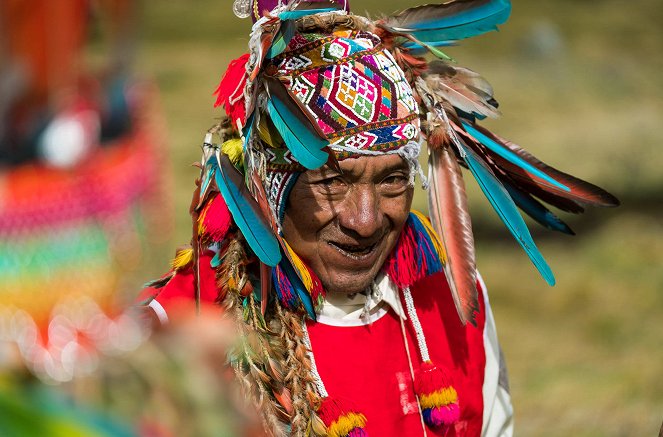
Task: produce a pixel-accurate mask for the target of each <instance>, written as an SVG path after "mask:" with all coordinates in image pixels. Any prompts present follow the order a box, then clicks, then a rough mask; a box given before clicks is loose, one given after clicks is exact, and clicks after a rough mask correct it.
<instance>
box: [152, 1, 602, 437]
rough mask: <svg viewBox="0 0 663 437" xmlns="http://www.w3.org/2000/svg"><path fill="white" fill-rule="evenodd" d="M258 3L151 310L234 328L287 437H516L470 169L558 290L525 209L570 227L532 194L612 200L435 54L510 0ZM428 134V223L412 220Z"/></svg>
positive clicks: (499, 13) (482, 27)
mask: <svg viewBox="0 0 663 437" xmlns="http://www.w3.org/2000/svg"><path fill="white" fill-rule="evenodd" d="M245 3H246V4H243V3H242V2H241V1H237V2H235V10H236V12H237V13H238V14H239V15H241V14H242V13H245V14H246V16H248V15H253V18H254V20H255V21H256V22H255V24H254V26H253V31H252V34H251V39H250V44H249V54H247V55H245V56H243V57H241V58H239V59H237V60H235V61H233V62H231V64H230V66H229V68H228V71H227V72H226V74H225V76H224V78H223V80H222V82H221V84H220V86H219V89H218V90H217V93H218V101H217V104H218V105H223V106H224V108H225V111H226V114H227V116H228V117H227V118H226V119H225V120H224V121H222V123H221V124H220V125H219V126H216V127H215V128H213V129H212V130H210V132H209V133H208V135H207V136H206V138H205V143H204V146H203V151H204V153H203V159H202V160H201V165H200V166H201V177H200V179H199V180H198V189H197V190H196V193H195V194H194V199H193V202H192V206H191V212H192V216H193V219H194V231H195V232H194V237H193V239H192V244H191V247H190V248H188V249H183V250H181V251H179V252H178V255H177V257H176V259H175V260H174V262H173V271H172V272H171V273H170V274H169V275H167V276H165V277H164V278H162V279H160V280H158V281H155V282H154V283H153V287H154V291H153V292H152V293H151V296H150V298H149V299H148V301H147V304H148V305H149V307H151V308H152V309H153V310H154V311H155V312H156V314H157V315H158V316H159V318H160V319H161V320H163V321H165V320H167V319H168V317H169V313H170V312H172V311H173V310H174V309H176V308H181V305H180V302H182V299H184V300H185V301H186V300H191V299H195V300H196V302H199V303H200V302H205V301H208V302H217V303H220V304H221V305H222V306H223V307H224V308H225V313H226V314H229V315H231V316H233V317H234V318H235V320H236V326H237V328H238V330H239V332H240V333H241V335H242V338H243V340H242V341H241V342H240V345H238V347H237V348H236V349H235V350H233V351H232V352H231V354H230V361H231V363H232V365H233V367H234V369H235V371H236V374H237V376H238V378H239V379H240V380H241V381H242V382H243V385H244V387H245V388H246V391H247V394H248V395H249V396H250V397H251V398H252V399H253V400H254V402H255V403H256V405H258V407H259V410H260V413H261V414H262V416H263V419H264V423H265V427H266V429H268V430H269V431H270V432H271V433H272V434H274V435H286V434H291V435H330V436H365V435H368V434H370V435H373V436H381V437H382V436H419V435H423V436H425V435H440V436H441V435H445V436H450V435H468V436H477V435H490V436H497V435H510V434H511V427H512V421H511V418H512V408H511V405H510V399H509V394H508V387H507V382H506V372H505V371H504V367H503V365H502V362H501V359H500V351H499V345H498V343H497V338H496V334H495V327H494V322H493V319H492V315H491V312H490V307H489V304H488V300H487V297H486V295H485V287H484V286H483V283H482V282H481V280H480V278H478V277H477V273H476V269H475V266H474V254H473V243H472V236H471V227H470V224H469V217H468V215H467V211H466V207H465V192H464V188H463V183H462V177H461V174H460V166H459V164H460V165H463V166H465V167H467V168H468V169H469V170H470V171H471V173H472V174H473V176H474V177H475V178H476V179H477V180H478V181H479V183H480V186H481V187H482V189H483V190H484V192H485V193H486V195H487V197H488V199H489V200H490V201H491V203H492V204H493V206H494V207H495V209H496V210H497V212H498V213H499V215H500V217H501V218H502V219H503V220H504V221H505V222H506V223H507V225H508V226H509V229H510V230H511V231H512V233H513V234H514V235H515V236H516V237H517V239H518V241H519V243H520V244H521V245H522V246H523V248H524V249H525V250H526V251H527V253H528V255H529V256H530V258H531V259H532V261H533V262H534V264H535V266H536V267H537V268H538V269H539V271H540V272H541V273H542V275H543V276H544V277H545V278H546V279H547V280H548V281H549V282H551V283H552V281H553V280H554V279H553V277H552V273H551V272H550V269H549V268H548V266H547V264H546V263H545V261H544V260H543V258H542V257H541V255H540V254H539V253H538V250H537V249H536V246H535V245H534V243H533V241H532V240H531V237H530V236H529V232H528V231H527V228H526V226H524V223H523V222H522V218H521V217H520V215H519V214H518V212H517V210H516V205H515V204H514V202H516V204H517V205H518V206H519V207H520V208H521V209H523V211H525V212H527V213H528V214H530V215H533V216H534V217H535V218H537V219H539V220H540V221H541V222H542V223H543V224H545V225H546V226H549V227H552V228H554V229H557V230H561V231H566V230H567V229H568V227H566V225H564V224H563V223H562V222H561V221H560V220H559V219H557V218H556V217H555V216H554V215H552V214H546V213H549V211H548V210H547V209H546V208H545V207H544V206H543V205H542V204H540V203H539V202H537V201H536V200H534V198H533V197H531V195H530V192H531V193H536V195H537V196H538V197H539V198H542V199H545V200H546V201H547V202H549V203H551V204H553V205H560V204H561V205H568V204H571V203H573V202H576V201H577V202H580V201H582V202H584V203H585V204H601V202H603V203H604V204H606V203H610V202H612V201H613V199H614V198H611V196H610V195H609V194H607V193H605V192H603V191H602V190H600V189H599V188H597V187H594V186H592V185H590V184H587V183H584V182H582V181H579V180H578V179H575V178H573V177H571V176H569V175H566V174H564V173H561V172H558V171H556V170H554V169H552V168H550V167H547V166H545V165H544V164H542V163H541V162H540V161H537V160H536V159H534V158H533V157H531V155H529V154H527V153H526V152H524V151H522V150H521V149H519V148H518V147H517V146H515V145H513V144H511V143H508V142H506V141H504V140H501V139H500V138H499V137H497V136H495V135H493V134H492V133H490V132H488V131H486V130H484V129H482V128H481V127H480V126H478V124H477V123H476V122H477V120H478V119H482V118H484V117H486V116H495V115H496V114H497V109H496V108H497V103H496V102H495V100H494V99H493V97H492V89H491V88H490V85H488V84H487V83H486V82H485V80H483V79H482V78H481V77H480V76H478V75H477V74H476V73H474V72H471V71H469V70H467V69H463V68H460V67H455V66H453V65H452V64H449V63H447V62H444V61H440V60H436V61H432V62H427V61H426V59H425V58H424V57H423V56H424V55H425V53H426V52H431V53H432V54H434V55H435V56H437V57H441V58H444V57H445V55H444V53H442V52H441V51H440V50H439V49H438V47H440V46H443V45H446V44H448V43H449V42H450V41H451V40H457V39H461V38H465V37H469V36H473V35H476V34H479V33H483V32H484V31H487V30H490V29H493V28H494V27H495V26H496V25H498V24H501V23H502V22H503V21H505V20H506V18H507V17H508V14H509V11H510V5H509V3H508V1H504V0H457V1H451V2H447V3H444V4H440V5H427V6H423V7H419V8H412V9H408V10H405V11H403V12H401V13H399V14H398V15H394V16H391V17H387V18H384V19H382V20H379V21H376V22H372V21H370V20H368V19H367V18H364V17H359V16H355V15H351V14H349V13H348V12H347V3H346V2H342V1H341V2H340V3H337V2H333V1H326V0H325V1H319V2H310V1H309V2H304V1H294V2H290V3H289V4H287V5H283V4H280V5H276V4H275V2H272V3H273V4H268V3H269V2H266V3H263V2H258V1H255V0H254V1H253V2H245ZM244 8H246V9H244ZM263 11H264V14H263ZM422 127H423V129H422ZM422 131H423V132H422ZM214 135H217V136H218V141H215V138H214ZM423 139H426V142H427V144H428V148H429V156H430V159H429V162H430V170H431V171H430V175H431V176H430V181H429V182H430V189H429V192H430V200H431V207H430V215H431V218H432V219H433V220H432V224H431V222H429V221H428V219H427V218H426V217H425V216H423V215H422V214H420V213H418V212H416V211H411V210H410V206H411V203H412V196H413V183H414V178H415V176H416V175H417V174H421V173H422V172H421V169H420V165H419V161H418V157H419V153H420V148H421V143H422V140H423Z"/></svg>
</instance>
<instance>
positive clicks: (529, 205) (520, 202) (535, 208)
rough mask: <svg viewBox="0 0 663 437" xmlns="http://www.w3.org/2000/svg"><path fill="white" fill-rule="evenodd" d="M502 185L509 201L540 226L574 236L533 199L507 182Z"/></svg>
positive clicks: (557, 218) (571, 231)
mask: <svg viewBox="0 0 663 437" xmlns="http://www.w3.org/2000/svg"><path fill="white" fill-rule="evenodd" d="M502 185H504V188H506V190H507V191H508V192H509V195H510V196H511V199H513V201H514V202H515V204H516V205H517V206H518V208H520V210H521V211H523V212H524V213H525V214H527V215H528V216H530V217H531V218H532V219H533V220H535V221H536V222H537V223H539V224H540V225H541V226H543V227H545V228H548V229H551V230H553V231H557V232H561V233H563V234H568V235H575V232H573V230H572V229H571V228H570V227H569V225H567V224H566V223H564V222H563V221H562V220H561V219H560V218H559V217H557V216H556V215H555V214H553V213H552V212H551V211H550V210H549V209H548V208H546V207H545V206H543V205H542V204H541V203H540V202H538V201H537V200H536V199H535V198H534V197H532V196H531V195H529V194H528V193H525V192H523V191H521V190H520V189H518V188H516V187H514V186H513V185H511V184H509V183H508V182H505V181H504V180H502Z"/></svg>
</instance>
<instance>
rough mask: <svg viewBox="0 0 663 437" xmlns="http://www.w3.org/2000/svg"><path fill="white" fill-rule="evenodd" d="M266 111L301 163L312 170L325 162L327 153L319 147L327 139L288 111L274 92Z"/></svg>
mask: <svg viewBox="0 0 663 437" xmlns="http://www.w3.org/2000/svg"><path fill="white" fill-rule="evenodd" d="M297 110H299V109H298V108H297ZM267 111H268V112H269V116H270V118H271V119H272V122H273V123H274V126H275V127H276V129H277V130H278V131H279V134H281V138H283V141H285V144H286V146H288V149H290V151H291V152H292V154H293V155H294V157H295V159H297V161H298V162H299V163H300V164H301V165H303V166H304V167H306V168H308V169H310V170H314V169H316V168H320V167H322V166H323V165H324V164H325V163H326V162H327V159H329V155H328V154H327V152H325V151H323V150H321V149H322V148H323V147H325V146H327V145H328V144H329V143H328V141H327V140H326V139H324V138H322V137H320V136H319V135H318V134H317V133H316V132H315V131H314V130H313V129H312V128H311V127H307V126H306V125H305V124H304V123H303V122H302V121H300V120H299V118H297V116H296V115H294V114H292V113H290V111H289V109H288V108H287V107H286V105H285V103H284V102H283V101H281V99H280V98H279V97H277V96H276V95H274V94H272V95H271V96H270V98H269V99H268V101H267Z"/></svg>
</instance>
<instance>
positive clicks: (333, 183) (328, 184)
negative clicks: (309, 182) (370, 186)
mask: <svg viewBox="0 0 663 437" xmlns="http://www.w3.org/2000/svg"><path fill="white" fill-rule="evenodd" d="M317 185H320V186H322V187H325V188H341V187H343V186H345V182H344V181H343V179H341V178H340V177H333V178H327V179H322V180H321V181H318V182H317Z"/></svg>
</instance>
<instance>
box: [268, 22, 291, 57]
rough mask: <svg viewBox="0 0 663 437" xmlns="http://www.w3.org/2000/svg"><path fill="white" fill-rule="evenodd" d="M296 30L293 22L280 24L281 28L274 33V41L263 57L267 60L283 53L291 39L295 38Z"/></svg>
mask: <svg viewBox="0 0 663 437" xmlns="http://www.w3.org/2000/svg"><path fill="white" fill-rule="evenodd" d="M296 30H297V26H296V25H295V22H294V21H283V22H281V27H280V28H279V30H278V32H276V35H275V36H274V40H273V41H272V44H271V45H270V46H269V49H268V50H267V53H266V54H265V57H266V58H267V59H272V58H274V57H276V56H278V55H280V54H281V53H283V52H284V51H285V49H286V47H288V44H289V43H290V40H291V39H292V37H294V36H295V31H296Z"/></svg>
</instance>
